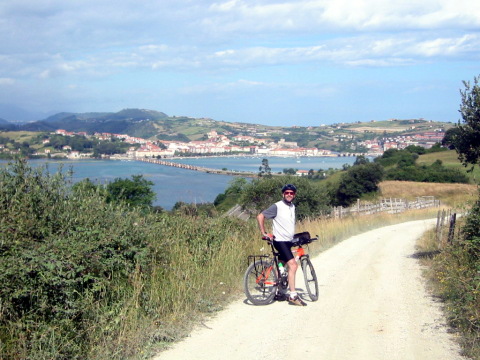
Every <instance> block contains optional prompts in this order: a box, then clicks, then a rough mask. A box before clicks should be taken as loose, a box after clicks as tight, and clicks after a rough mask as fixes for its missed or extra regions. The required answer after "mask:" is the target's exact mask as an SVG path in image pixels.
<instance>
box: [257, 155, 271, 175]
mask: <svg viewBox="0 0 480 360" xmlns="http://www.w3.org/2000/svg"><path fill="white" fill-rule="evenodd" d="M258 176H265V177H270V176H272V169H271V168H270V165H269V164H268V159H263V160H262V165H261V166H260V167H259V168H258Z"/></svg>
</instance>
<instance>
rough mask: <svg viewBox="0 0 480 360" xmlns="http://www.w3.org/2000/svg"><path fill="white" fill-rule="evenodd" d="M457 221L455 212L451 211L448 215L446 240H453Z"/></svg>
mask: <svg viewBox="0 0 480 360" xmlns="http://www.w3.org/2000/svg"><path fill="white" fill-rule="evenodd" d="M456 221H457V214H456V213H453V214H452V216H450V228H449V229H448V242H449V243H451V242H452V241H453V236H454V234H455V223H456Z"/></svg>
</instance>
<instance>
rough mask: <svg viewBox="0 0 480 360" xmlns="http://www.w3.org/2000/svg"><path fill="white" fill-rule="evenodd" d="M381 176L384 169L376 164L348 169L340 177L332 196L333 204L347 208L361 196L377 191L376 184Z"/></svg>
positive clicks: (365, 164) (366, 164)
mask: <svg viewBox="0 0 480 360" xmlns="http://www.w3.org/2000/svg"><path fill="white" fill-rule="evenodd" d="M383 175H384V169H383V167H382V166H381V165H380V164H378V163H364V164H361V165H354V166H352V167H350V168H349V169H348V170H347V171H346V172H345V173H344V174H342V176H341V179H340V183H339V184H338V187H337V189H336V190H335V193H334V196H333V197H334V198H333V204H334V205H337V206H338V205H340V206H349V205H351V204H353V203H354V202H355V201H356V200H357V199H359V198H360V197H361V196H362V195H363V194H368V193H372V192H376V191H378V184H379V183H380V181H381V180H382V178H383Z"/></svg>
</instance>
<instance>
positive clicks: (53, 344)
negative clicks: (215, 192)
mask: <svg viewBox="0 0 480 360" xmlns="http://www.w3.org/2000/svg"><path fill="white" fill-rule="evenodd" d="M141 223H142V218H141V217H140V214H139V213H137V212H136V211H133V210H129V209H128V208H126V207H124V206H123V207H122V206H118V205H112V204H107V203H106V202H105V200H104V197H101V196H100V197H99V196H95V193H94V192H92V191H91V189H90V190H89V191H82V190H81V188H78V189H77V191H72V190H71V189H70V188H69V187H68V181H67V178H66V176H65V175H63V174H62V173H61V171H60V172H58V173H56V174H54V175H51V174H49V173H48V172H45V171H44V169H42V168H37V169H35V170H32V169H31V168H30V167H28V166H27V164H26V162H25V161H22V160H18V161H17V162H15V163H13V164H10V165H9V166H8V167H7V168H5V169H2V170H1V171H0V233H1V234H2V238H1V242H0V260H1V261H0V283H1V284H2V290H1V298H2V306H1V307H0V329H1V340H2V341H1V344H2V348H1V351H0V355H2V354H3V356H0V357H3V358H7V357H8V356H7V355H5V354H8V353H11V352H13V353H15V351H17V352H18V351H19V350H18V349H19V348H22V349H23V350H24V351H31V352H32V354H33V353H35V352H37V351H38V353H37V354H36V355H35V357H36V358H42V354H44V353H43V351H47V350H46V349H48V350H49V351H50V353H55V354H56V355H55V356H56V358H59V359H65V358H69V359H73V358H78V357H80V358H82V357H83V358H85V357H84V356H82V355H81V354H83V355H85V351H86V347H88V346H87V345H86V343H87V342H88V341H87V339H88V338H89V336H90V331H91V328H90V326H91V324H90V323H89V321H87V320H89V319H91V316H92V314H91V312H92V309H93V308H95V307H96V306H97V304H98V302H101V301H103V300H106V299H107V298H108V302H109V303H110V304H111V305H112V309H111V310H112V311H114V312H115V311H118V309H117V310H114V309H115V306H120V305H121V302H122V299H121V297H120V298H119V296H120V295H119V294H120V293H119V292H117V293H116V292H115V291H113V289H114V288H117V287H118V286H121V287H124V288H125V291H126V292H128V288H129V287H131V285H130V284H129V279H130V276H131V275H132V274H133V273H135V271H136V269H137V270H138V269H142V268H143V267H145V265H146V262H147V259H148V255H149V249H148V246H147V242H146V239H147V236H146V233H145V230H144V229H143V228H142V227H141V226H138V225H139V224H141ZM42 333H43V334H44V335H42ZM65 344H70V345H68V346H66V345H65ZM73 344H75V346H73ZM42 349H43V350H42ZM40 350H42V351H40ZM32 356H33V355H32ZM51 356H52V355H50V356H48V357H49V358H54V357H51ZM20 357H22V356H20ZM28 357H29V358H33V357H30V356H28ZM45 357H47V356H45Z"/></svg>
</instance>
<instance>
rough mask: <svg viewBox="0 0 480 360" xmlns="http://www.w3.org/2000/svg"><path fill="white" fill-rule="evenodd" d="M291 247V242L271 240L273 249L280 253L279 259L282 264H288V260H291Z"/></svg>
mask: <svg viewBox="0 0 480 360" xmlns="http://www.w3.org/2000/svg"><path fill="white" fill-rule="evenodd" d="M292 246H293V243H292V242H291V241H275V240H273V247H274V248H275V249H276V250H277V251H278V252H279V253H280V256H279V258H280V260H282V261H283V262H288V260H290V259H293V257H294V256H293V253H292Z"/></svg>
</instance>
